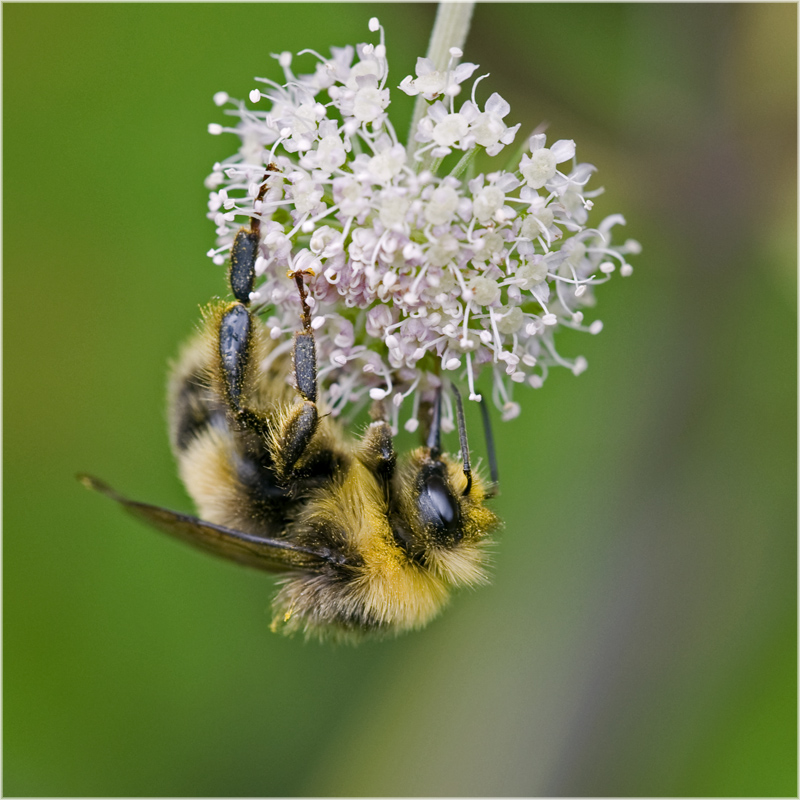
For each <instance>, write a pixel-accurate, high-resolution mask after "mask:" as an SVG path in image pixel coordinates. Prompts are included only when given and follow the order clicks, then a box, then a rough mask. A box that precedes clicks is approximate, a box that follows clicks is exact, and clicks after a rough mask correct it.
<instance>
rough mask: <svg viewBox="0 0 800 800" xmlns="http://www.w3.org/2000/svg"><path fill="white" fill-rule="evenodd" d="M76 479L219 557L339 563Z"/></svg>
mask: <svg viewBox="0 0 800 800" xmlns="http://www.w3.org/2000/svg"><path fill="white" fill-rule="evenodd" d="M78 480H79V481H80V482H81V483H82V484H83V485H84V486H86V487H87V488H88V489H94V490H95V491H98V492H100V493H101V494H104V495H106V497H110V498H111V499H112V500H116V501H117V502H118V503H119V504H120V505H122V506H123V507H124V508H125V510H126V511H127V512H128V513H129V514H132V515H133V516H134V517H137V518H138V519H141V520H144V521H145V522H147V523H149V524H150V525H152V526H153V527H154V528H158V530H160V531H163V532H164V533H168V534H169V535H170V536H175V537H176V538H178V539H182V540H183V541H184V542H188V543H189V544H191V545H194V546H195V547H198V548H200V549H201V550H205V551H206V552H207V553H212V554H213V555H216V556H221V557H222V558H227V559H230V560H231V561H236V562H238V563H240V564H246V565H247V566H250V567H257V568H258V569H264V570H270V571H275V572H278V571H285V570H299V569H303V570H311V571H318V570H320V569H321V568H322V567H323V566H324V565H325V564H331V563H335V564H338V563H340V559H338V558H337V557H336V556H335V555H334V554H332V553H328V552H323V551H319V550H314V549H312V548H310V547H303V546H302V545H298V544H295V543H293V542H288V541H284V540H282V539H268V538H265V537H262V536H254V535H252V534H249V533H244V532H243V531H237V530H234V529H233V528H226V527H225V526H224V525H215V524H214V523H213V522H205V521H204V520H201V519H198V518H197V517H192V516H190V515H189V514H181V513H180V512H178V511H170V510H169V509H168V508H162V507H161V506H152V505H150V504H148V503H139V502H138V501H136V500H130V499H128V498H127V497H123V496H122V495H120V494H117V492H115V491H114V490H113V489H112V488H111V487H110V486H108V484H106V483H103V481H101V480H98V479H97V478H94V477H92V476H91V475H78Z"/></svg>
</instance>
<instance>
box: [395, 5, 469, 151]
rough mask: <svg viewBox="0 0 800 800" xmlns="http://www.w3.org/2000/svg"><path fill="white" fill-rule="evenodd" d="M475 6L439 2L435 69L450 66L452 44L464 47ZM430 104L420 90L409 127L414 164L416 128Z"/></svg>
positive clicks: (432, 47)
mask: <svg viewBox="0 0 800 800" xmlns="http://www.w3.org/2000/svg"><path fill="white" fill-rule="evenodd" d="M474 7H475V3H440V4H439V10H438V11H437V12H436V22H434V24H433V31H432V32H431V41H430V43H429V44H428V58H429V59H430V60H431V61H432V62H433V66H434V69H436V70H439V71H443V70H445V69H447V64H448V62H449V60H450V49H451V48H453V47H457V48H458V49H459V50H463V49H464V44H465V42H466V41H467V34H468V33H469V26H470V23H471V22H472V10H473V9H474ZM426 106H427V101H426V100H425V98H424V97H423V96H422V94H418V95H417V102H416V103H415V104H414V115H413V117H412V118H411V127H410V128H409V129H408V145H407V147H406V149H407V152H408V158H409V161H411V163H412V164H413V163H414V162H413V160H412V159H413V156H414V151H415V150H416V149H417V142H416V141H415V140H414V131H416V130H417V126H418V125H419V122H420V120H421V119H422V118H423V117H424V116H425V108H426Z"/></svg>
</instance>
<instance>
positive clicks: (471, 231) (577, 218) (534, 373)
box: [206, 19, 640, 430]
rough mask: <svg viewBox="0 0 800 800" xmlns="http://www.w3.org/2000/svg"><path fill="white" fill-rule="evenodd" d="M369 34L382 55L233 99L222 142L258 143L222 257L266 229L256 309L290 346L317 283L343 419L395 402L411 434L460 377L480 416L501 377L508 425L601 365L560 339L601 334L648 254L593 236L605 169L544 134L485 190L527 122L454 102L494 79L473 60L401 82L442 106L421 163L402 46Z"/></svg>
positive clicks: (237, 184)
mask: <svg viewBox="0 0 800 800" xmlns="http://www.w3.org/2000/svg"><path fill="white" fill-rule="evenodd" d="M370 30H372V31H373V32H376V31H380V43H379V44H377V45H373V44H360V45H357V46H356V47H355V48H354V47H352V46H347V47H343V48H332V50H331V55H330V57H328V58H325V57H323V56H322V55H320V54H318V53H315V52H313V51H303V52H301V53H300V54H298V56H302V57H303V58H304V59H307V60H308V61H309V63H311V64H313V59H315V60H316V67H315V68H314V69H313V71H312V72H310V73H308V74H296V73H295V72H294V71H293V68H292V65H293V58H292V55H291V54H289V53H281V54H280V55H278V56H275V58H276V59H277V61H278V63H279V64H280V66H281V67H282V69H283V73H284V83H283V84H282V85H281V84H278V83H276V82H273V81H271V80H267V79H265V78H259V79H257V80H258V81H259V83H260V84H261V86H260V88H257V89H254V90H253V91H252V92H250V97H249V100H250V105H251V106H252V107H248V106H247V105H246V104H245V103H244V102H241V101H235V100H231V99H230V98H229V97H228V95H227V94H225V93H224V92H220V93H218V94H217V95H215V98H214V99H215V102H216V103H217V105H230V106H231V107H230V108H228V109H227V110H226V113H227V114H228V115H230V116H232V117H234V118H235V119H236V124H235V126H233V127H223V126H221V125H218V124H213V125H210V126H209V131H210V132H211V133H214V134H219V133H222V132H231V133H235V134H236V135H237V136H239V138H240V139H241V146H240V148H239V151H238V152H237V153H236V155H234V156H232V157H231V158H229V159H227V160H226V161H224V162H222V163H219V164H215V165H214V170H213V172H212V173H211V175H210V176H209V178H208V179H207V181H206V185H207V186H208V188H209V189H210V190H211V195H210V199H209V217H210V218H211V219H212V220H213V221H214V223H215V225H216V226H217V230H216V232H217V237H218V240H217V247H216V248H215V249H213V250H211V251H210V252H209V255H210V256H211V257H212V258H213V259H214V261H215V263H217V264H220V265H221V264H223V263H224V262H225V260H226V258H227V254H228V251H229V250H230V247H231V243H232V241H233V237H234V235H235V233H236V231H237V230H238V227H239V226H240V225H243V224H247V221H248V219H249V218H251V217H256V218H258V219H259V220H260V234H261V239H260V251H259V257H258V260H257V262H256V272H257V275H258V283H257V286H256V288H255V290H254V291H253V293H252V294H251V301H252V303H253V304H254V306H255V307H257V308H258V310H259V311H260V312H261V313H262V314H263V315H264V316H265V317H266V318H267V324H268V326H269V328H270V331H271V335H272V336H273V337H274V338H275V339H284V340H286V341H287V342H288V341H290V339H291V335H292V334H293V333H294V331H296V330H297V329H298V325H299V319H300V299H299V295H298V292H297V289H296V287H295V282H294V279H293V275H294V274H296V273H298V272H302V273H304V275H305V276H306V277H305V280H306V282H307V285H308V294H309V296H308V303H309V306H310V307H311V311H312V315H313V320H312V327H313V328H314V330H315V338H316V343H317V358H318V362H319V380H320V388H321V390H322V393H323V396H324V399H325V402H326V405H327V407H328V409H329V410H330V411H331V413H333V414H334V415H338V414H341V413H342V412H343V411H345V410H346V409H355V408H357V407H360V405H362V404H363V403H364V402H367V401H368V399H369V398H372V399H374V400H381V399H384V398H385V399H387V400H390V401H391V407H392V409H393V412H392V423H393V426H394V428H395V429H397V427H398V425H399V424H400V415H401V407H402V406H403V405H404V403H405V401H406V400H408V401H409V404H410V412H409V413H403V417H404V418H405V423H404V424H405V427H406V429H407V430H414V429H415V428H416V427H417V425H418V420H417V410H418V408H419V402H420V398H422V399H429V398H430V397H432V395H433V393H434V392H435V390H436V389H437V387H438V386H440V385H441V382H442V377H443V375H445V374H446V375H448V376H449V377H450V378H451V379H454V380H464V381H465V382H466V384H467V386H468V389H469V397H470V399H473V400H478V399H480V398H479V395H478V394H477V391H476V388H475V381H476V378H477V375H478V373H479V372H481V371H483V370H490V371H491V372H492V375H493V384H492V385H493V389H492V398H493V401H494V402H495V404H496V405H497V406H498V407H500V408H501V409H502V410H503V416H504V418H506V419H510V418H511V417H513V416H516V414H517V413H518V410H519V406H518V405H517V404H516V403H514V402H513V396H512V395H513V386H514V384H515V383H527V384H529V385H531V386H533V387H539V386H541V385H542V382H543V381H544V379H545V378H546V377H547V372H548V369H549V367H551V366H554V365H560V366H565V367H567V368H569V369H570V370H572V372H574V373H575V374H576V375H577V374H579V373H580V372H582V371H583V370H584V369H585V368H586V360H585V359H583V358H582V357H579V358H576V359H574V360H569V359H566V358H563V357H562V356H560V355H559V353H558V351H557V350H556V347H555V343H554V334H555V332H556V331H557V330H558V329H559V328H561V327H569V328H576V329H579V330H585V331H588V332H589V333H593V334H595V333H599V331H600V330H601V329H602V323H601V322H600V321H599V320H595V321H593V322H591V323H588V324H587V322H586V321H585V319H584V313H583V310H582V309H584V308H587V307H592V306H594V302H595V299H594V287H595V286H597V285H598V284H601V283H605V282H606V281H608V280H609V279H610V278H611V276H612V273H614V272H615V271H619V272H620V274H621V275H623V276H625V275H629V274H630V273H631V272H632V268H631V266H630V265H629V264H628V262H627V260H626V256H627V255H628V254H634V253H638V252H639V249H640V247H639V245H638V243H637V242H635V241H632V240H628V241H626V242H625V243H624V244H622V245H612V236H611V234H612V229H613V228H614V227H615V226H616V225H618V224H624V219H623V218H622V216H620V215H618V214H616V215H612V216H610V217H607V218H606V219H605V220H603V221H602V222H600V223H599V225H598V226H597V227H596V228H590V227H587V222H588V212H589V211H590V210H591V208H592V198H593V197H595V196H596V195H597V194H599V193H600V191H602V190H597V189H595V190H592V191H589V190H587V188H586V186H587V183H588V182H589V179H590V177H591V175H592V173H593V172H594V170H595V168H594V167H593V166H592V165H591V164H581V163H578V162H577V161H576V160H575V143H574V142H573V141H571V140H564V139H562V140H560V141H556V142H554V143H552V144H550V145H549V146H548V143H547V140H546V138H545V135H544V134H543V133H536V134H534V135H533V136H531V137H530V139H529V141H528V150H529V151H530V152H529V153H526V154H525V155H523V156H522V159H521V161H520V162H519V163H516V164H512V165H511V166H510V168H509V169H508V170H505V169H502V168H498V169H497V170H496V171H493V172H489V173H488V174H484V173H481V174H477V175H475V174H470V173H469V170H470V168H471V166H472V165H473V164H474V161H473V157H474V156H475V155H476V153H477V152H479V151H482V150H485V152H486V154H487V155H488V156H492V157H497V156H498V155H499V154H500V153H502V152H503V150H504V149H505V148H506V146H507V145H510V144H512V142H513V141H514V139H515V136H516V134H517V132H518V129H519V125H515V126H513V127H508V126H507V125H506V123H505V121H504V120H505V118H506V117H507V116H508V115H509V113H510V111H511V109H510V107H509V105H508V103H506V101H505V100H503V98H502V97H500V95H499V94H497V93H494V94H492V95H491V96H490V97H489V98H488V100H486V102H485V103H484V104H483V105H481V103H480V101H479V100H478V98H477V95H476V89H477V87H478V85H479V83H480V81H481V80H482V79H483V78H485V77H486V76H482V77H480V78H478V79H477V80H475V81H474V83H473V85H472V90H471V93H470V98H469V99H468V100H465V101H464V102H462V103H457V102H456V99H457V98H458V97H459V95H460V94H461V92H462V89H463V84H464V83H465V82H466V81H468V80H469V79H470V78H471V76H472V74H473V73H474V72H475V70H476V69H477V65H475V64H468V63H458V60H459V58H460V57H461V55H462V53H461V51H459V50H458V49H456V48H453V49H452V50H451V51H450V55H451V60H450V64H449V65H448V68H447V69H446V70H444V71H437V70H436V69H435V68H434V65H433V63H432V62H431V61H429V60H428V59H425V58H420V59H419V60H418V61H417V67H416V77H415V78H412V77H411V76H409V77H406V78H404V79H403V81H402V82H401V83H400V85H399V88H400V89H401V90H402V91H404V92H406V93H407V94H411V95H421V96H422V97H424V98H425V100H426V101H427V102H428V105H427V109H426V113H425V115H424V116H423V117H422V119H421V120H420V122H419V124H418V125H417V127H416V131H415V132H414V139H415V141H414V145H413V147H407V146H405V145H404V144H403V143H402V142H400V141H399V139H398V136H397V134H396V133H395V130H394V128H393V127H392V124H391V122H390V121H389V118H388V115H387V109H388V108H389V105H390V100H391V95H390V90H389V88H388V86H387V83H388V72H389V69H388V62H387V59H386V47H385V43H384V31H383V29H382V28H381V27H380V26H379V25H378V22H377V20H375V19H373V20H370ZM412 151H413V156H411V157H410V156H409V152H412ZM455 151H458V154H460V157H459V156H458V154H457V155H455V156H452V158H448V157H450V156H451V154H453V153H454V152H455ZM450 161H457V163H454V164H450ZM280 346H281V345H280V344H279V345H278V347H280ZM286 347H288V344H287V345H286ZM445 416H446V417H448V416H449V417H450V420H452V410H449V412H448V409H447V408H445ZM444 422H445V427H448V426H447V419H445V421H444Z"/></svg>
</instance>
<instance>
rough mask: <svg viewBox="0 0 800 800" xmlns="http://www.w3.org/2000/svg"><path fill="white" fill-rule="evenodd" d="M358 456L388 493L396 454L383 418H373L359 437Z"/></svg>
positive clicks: (390, 430) (389, 427)
mask: <svg viewBox="0 0 800 800" xmlns="http://www.w3.org/2000/svg"><path fill="white" fill-rule="evenodd" d="M358 458H359V460H360V461H361V463H362V464H364V466H365V467H367V469H369V470H370V472H372V473H373V474H374V475H376V476H377V477H378V478H379V480H380V481H381V483H382V484H383V486H384V488H385V490H386V492H387V494H388V488H389V484H390V482H391V479H392V475H394V468H395V465H396V464H397V454H396V453H395V450H394V442H393V439H392V428H391V426H390V425H389V423H388V422H387V421H386V420H385V419H375V420H373V422H371V423H370V425H369V427H368V428H367V430H366V431H365V432H364V436H363V437H362V439H361V443H360V447H359V452H358Z"/></svg>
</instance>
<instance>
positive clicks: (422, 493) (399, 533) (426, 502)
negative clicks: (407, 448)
mask: <svg viewBox="0 0 800 800" xmlns="http://www.w3.org/2000/svg"><path fill="white" fill-rule="evenodd" d="M391 495H392V507H391V508H390V512H389V522H390V524H391V527H392V533H393V534H394V538H395V541H396V542H397V544H398V545H399V546H400V547H401V548H402V549H403V550H405V551H406V553H407V554H408V555H409V557H410V558H411V559H413V560H414V561H417V562H418V563H421V564H423V565H424V566H426V567H427V568H429V569H431V570H432V571H433V572H434V573H436V574H437V575H438V576H439V577H441V578H442V579H444V580H446V581H447V582H448V583H450V584H452V585H465V584H474V583H478V582H481V581H483V580H485V564H486V557H487V554H486V541H487V537H488V535H489V533H491V531H492V530H493V529H494V528H496V527H497V525H498V519H497V517H496V516H495V515H494V514H493V513H492V512H491V511H490V510H489V509H488V508H487V507H486V505H485V504H484V501H485V499H486V497H487V496H488V492H487V487H486V485H485V484H484V482H483V481H482V479H481V478H480V476H478V475H470V476H469V477H467V476H466V475H465V473H464V470H463V464H462V463H461V461H459V460H456V459H453V458H451V457H450V456H448V455H446V454H440V453H438V452H437V451H436V450H435V449H434V450H432V449H431V448H430V447H420V448H418V449H416V450H413V451H411V452H410V453H408V454H407V456H406V457H405V458H404V459H402V460H401V462H400V463H399V464H398V465H397V471H396V473H395V475H394V478H393V482H392V492H391Z"/></svg>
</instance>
